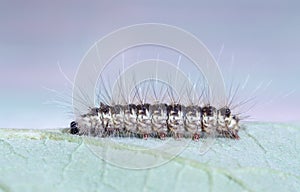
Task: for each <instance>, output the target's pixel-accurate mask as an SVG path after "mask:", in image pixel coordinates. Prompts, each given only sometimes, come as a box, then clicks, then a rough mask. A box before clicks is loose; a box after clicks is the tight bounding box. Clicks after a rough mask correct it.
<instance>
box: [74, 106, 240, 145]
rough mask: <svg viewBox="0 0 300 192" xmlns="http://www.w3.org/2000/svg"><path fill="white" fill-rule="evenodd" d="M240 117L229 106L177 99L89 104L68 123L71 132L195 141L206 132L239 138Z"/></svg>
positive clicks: (206, 133)
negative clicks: (196, 103)
mask: <svg viewBox="0 0 300 192" xmlns="http://www.w3.org/2000/svg"><path fill="white" fill-rule="evenodd" d="M239 129H240V126H239V118H238V117H237V116H236V115H233V114H232V113H231V110H230V109H229V108H228V107H226V106H225V107H222V108H220V109H216V108H215V107H213V106H211V105H209V104H207V105H204V106H198V105H190V106H185V105H182V104H180V103H172V104H167V103H157V104H149V103H143V104H134V103H130V104H127V105H107V104H104V103H102V102H101V103H100V107H95V108H91V109H90V110H89V112H88V113H86V114H83V115H81V116H80V117H79V118H77V119H76V121H72V122H71V123H70V129H69V132H70V133H71V134H78V135H88V136H95V137H108V136H126V135H127V136H128V135H134V136H137V137H141V138H143V139H147V138H148V137H149V136H151V137H157V138H160V139H165V138H166V137H172V136H173V137H175V138H176V139H180V138H182V137H192V139H193V140H195V141H198V140H199V138H201V137H205V136H206V135H212V134H217V136H220V137H226V138H231V139H239V135H238V131H239Z"/></svg>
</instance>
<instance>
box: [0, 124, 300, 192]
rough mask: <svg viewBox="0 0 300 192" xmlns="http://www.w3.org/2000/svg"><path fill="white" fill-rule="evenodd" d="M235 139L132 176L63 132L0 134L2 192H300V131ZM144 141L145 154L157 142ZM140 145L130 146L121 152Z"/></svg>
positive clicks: (279, 129) (283, 129) (283, 128)
mask: <svg viewBox="0 0 300 192" xmlns="http://www.w3.org/2000/svg"><path fill="white" fill-rule="evenodd" d="M240 137H241V139H240V140H230V139H225V138H218V139H216V142H215V143H214V145H213V146H212V147H211V149H210V150H209V151H208V152H207V153H205V154H204V155H200V153H199V148H200V147H199V146H200V144H201V142H202V141H200V142H198V143H197V142H191V143H190V144H189V145H188V147H187V148H186V149H185V150H184V152H183V153H181V154H180V155H179V156H177V157H175V158H173V159H172V160H170V161H168V162H167V163H165V164H163V165H161V166H159V167H155V168H149V169H142V170H132V169H124V168H120V167H117V166H114V165H111V164H110V163H107V162H105V161H104V160H102V159H101V158H99V157H98V156H97V155H95V153H93V151H91V150H90V147H89V146H87V144H86V142H83V140H82V137H79V136H73V135H69V134H67V133H63V132H62V130H17V129H15V130H12V129H0V157H1V158H0V191H274V190H276V191H297V190H298V189H300V175H299V173H300V163H299V161H300V142H299V141H300V126H299V125H289V124H274V123H247V124H246V128H245V129H244V130H241V131H240ZM120 139H122V138H120ZM101 142H105V140H103V141H101V140H100V141H98V143H95V144H93V148H101V147H103V145H104V144H105V143H101ZM143 142H148V144H147V145H143V146H144V147H145V146H146V147H151V145H152V143H155V142H157V141H156V140H155V139H152V140H151V139H150V140H148V141H143ZM139 143H142V142H141V140H139V139H132V141H130V142H126V143H125V144H124V145H127V147H135V146H137V145H139ZM112 145H113V144H112ZM112 147H113V148H114V146H112ZM127 149H128V148H123V149H122V150H127ZM148 152H149V151H147V150H146V151H145V153H148ZM142 153H143V152H142ZM149 154H150V155H155V154H151V153H149ZM149 154H148V155H149ZM161 157H162V158H169V157H168V155H164V156H161ZM126 158H128V157H124V159H126Z"/></svg>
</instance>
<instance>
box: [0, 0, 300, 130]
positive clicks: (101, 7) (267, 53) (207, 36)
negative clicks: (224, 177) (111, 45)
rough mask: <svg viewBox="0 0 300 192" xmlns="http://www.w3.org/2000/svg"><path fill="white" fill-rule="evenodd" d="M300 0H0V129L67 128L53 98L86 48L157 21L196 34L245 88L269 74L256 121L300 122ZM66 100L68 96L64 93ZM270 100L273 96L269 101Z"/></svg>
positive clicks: (62, 111) (254, 114)
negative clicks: (121, 30)
mask: <svg viewBox="0 0 300 192" xmlns="http://www.w3.org/2000/svg"><path fill="white" fill-rule="evenodd" d="M299 10H300V3H298V1H271V0H270V1H263V2H260V1H254V2H252V3H250V2H249V3H246V2H241V1H202V2H201V1H173V0H172V1H171V0H170V1H114V2H112V1H100V0H99V1H83V0H81V1H79V0H73V1H63V0H55V1H40V0H35V1H34V0H27V1H12V0H1V1H0V80H1V81H0V127H10V128H20V127H26V128H49V127H50V128H54V127H65V126H67V125H68V123H69V121H70V120H71V118H70V117H71V116H70V115H68V114H67V112H68V111H69V112H70V111H71V110H72V109H71V108H67V109H61V108H59V107H57V106H56V105H54V104H45V103H47V101H49V100H52V99H53V98H54V99H55V98H56V96H55V94H53V93H50V92H48V91H47V90H45V89H43V87H49V88H53V89H56V90H59V91H62V92H65V93H69V95H70V90H64V87H66V81H65V79H64V78H63V77H62V75H61V74H60V72H59V70H58V67H57V62H60V64H61V66H62V68H63V70H64V71H65V73H66V74H67V75H68V76H69V77H70V78H71V79H73V78H74V74H75V72H76V69H77V66H78V65H79V63H80V60H81V59H82V57H83V55H84V54H85V52H86V51H87V50H88V48H89V47H90V46H92V44H93V43H94V42H95V41H96V40H98V39H100V38H101V37H102V36H104V35H106V34H108V33H109V32H112V31H114V30H116V29H118V28H120V27H124V26H127V25H132V24H138V23H145V22H155V23H165V24H170V25H175V26H178V27H181V28H183V29H185V30H187V31H190V32H191V33H193V34H194V35H196V36H197V37H198V38H199V39H201V40H202V41H203V42H204V43H205V44H206V45H207V47H208V48H209V49H210V50H211V52H212V53H213V55H214V56H215V57H218V55H219V53H220V50H221V49H222V47H224V49H223V52H222V54H221V57H220V60H219V63H220V65H221V68H226V66H227V65H228V64H229V63H230V60H231V57H232V55H234V58H235V60H234V65H233V66H234V68H236V69H237V70H236V71H237V72H239V75H237V78H236V79H235V81H241V82H242V81H244V80H245V77H246V76H247V75H248V74H249V75H250V79H249V87H255V86H257V85H259V84H260V83H261V82H268V81H269V80H272V84H271V85H270V86H269V87H267V89H266V91H264V92H263V94H262V96H260V97H259V98H258V100H259V101H260V102H259V104H258V107H257V108H255V109H254V110H252V111H251V112H249V114H250V115H252V117H253V120H265V121H299V120H300V115H299V114H300V109H299V108H300V101H299V97H300V92H299V88H300V85H299V80H300V79H299V72H300V62H299V55H300V35H299V34H300V11H299ZM69 99H70V101H71V98H69ZM269 101H270V102H269Z"/></svg>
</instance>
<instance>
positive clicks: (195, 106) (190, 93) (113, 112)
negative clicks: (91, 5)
mask: <svg viewBox="0 0 300 192" xmlns="http://www.w3.org/2000/svg"><path fill="white" fill-rule="evenodd" d="M136 34H140V35H136ZM170 34H173V36H170ZM127 37H128V38H129V39H130V41H128V42H127V41H124V43H125V44H122V42H123V41H121V40H122V39H124V38H125V39H127ZM109 42H111V43H114V42H115V44H114V45H115V46H116V47H114V49H108V47H111V45H112V44H111V43H109ZM119 43H121V44H119ZM156 45H157V46H156ZM139 46H141V47H142V48H141V47H139ZM143 46H144V47H143ZM139 48H141V49H139ZM163 48H171V49H167V50H166V49H163ZM191 48H192V49H191ZM153 50H155V54H157V53H163V54H164V56H163V57H164V58H163V59H159V55H158V54H157V55H158V56H156V59H153V58H155V56H154V57H153V55H151V53H152V52H153ZM135 51H136V52H138V53H140V52H142V53H145V55H144V56H143V57H144V58H143V59H141V58H139V59H138V60H137V61H134V60H132V57H129V63H130V64H132V63H133V64H132V65H129V66H128V65H126V64H125V63H124V57H123V56H124V54H125V53H126V54H128V55H129V56H132V55H134V54H136V52H135ZM120 53H122V54H120ZM178 53H180V55H179V59H178V61H177V65H174V63H175V62H174V60H173V59H174V58H176V57H177V56H178ZM120 55H122V62H120V60H118V58H120ZM137 55H139V56H138V57H140V54H137ZM181 55H184V57H183V58H181ZM174 56H175V57H174ZM141 57H142V56H141ZM130 59H131V60H130ZM182 60H183V61H182ZM180 63H183V64H184V67H181V66H180V67H179V65H180ZM108 64H109V65H108ZM120 64H122V65H120ZM125 66H126V67H125ZM125 68H126V70H125ZM157 68H158V69H157ZM78 71H79V73H78V74H77V77H76V80H77V81H76V82H75V83H74V85H75V86H74V89H73V96H75V97H74V98H73V105H74V103H75V107H74V109H75V110H76V111H77V113H76V114H75V116H76V119H75V121H72V122H71V124H70V133H72V134H79V135H88V136H95V137H108V136H132V135H133V136H137V137H142V138H144V139H147V138H148V137H149V136H150V137H157V138H160V139H164V138H166V137H174V138H177V139H179V138H182V137H191V138H192V139H193V140H198V139H199V138H202V137H206V136H221V137H226V138H232V139H238V138H239V135H238V131H239V129H240V126H239V120H240V119H239V117H238V116H237V115H233V114H232V111H231V110H232V109H230V108H231V105H230V104H231V102H226V101H225V100H226V99H225V97H226V96H225V95H226V92H225V86H224V81H223V78H222V74H221V72H220V70H219V67H218V65H217V64H216V62H215V60H214V58H213V57H212V55H211V54H210V52H209V51H208V50H207V48H206V47H205V46H204V45H203V44H202V43H201V42H200V41H199V40H198V39H197V38H195V37H194V36H192V35H191V34H190V33H187V32H185V31H182V30H180V29H178V28H176V27H173V26H167V25H161V24H145V25H136V26H130V27H128V28H123V29H120V30H119V31H116V32H114V33H112V34H110V35H108V36H107V37H105V38H104V39H103V40H101V41H99V42H96V43H95V45H94V46H92V47H91V49H90V50H89V52H88V54H87V55H86V56H85V58H84V59H83V61H82V63H81V66H80V68H79V70H78ZM116 71H119V74H116V73H114V72H116ZM199 72H200V73H199ZM103 74H104V75H106V76H107V77H108V78H107V77H104V79H108V80H109V78H113V81H114V83H113V84H111V83H109V85H108V86H107V87H108V88H109V89H111V90H108V89H107V88H106V85H105V83H104V82H102V84H100V85H101V86H104V87H101V88H99V90H101V91H102V93H101V96H102V97H101V98H100V100H98V101H96V100H95V99H94V95H95V87H97V86H98V85H96V83H95V82H97V81H98V80H99V75H100V77H101V79H102V77H103ZM199 75H203V77H204V78H203V79H205V83H207V85H208V86H209V89H210V90H209V92H208V94H210V96H208V95H207V98H206V99H207V100H208V101H206V100H200V99H199V97H198V95H197V91H196V90H195V87H196V86H198V85H199V84H198V83H191V82H195V79H193V77H196V79H199ZM135 76H138V77H137V78H136V79H137V81H136V79H135ZM191 76H192V78H191ZM130 78H133V81H134V82H135V83H133V84H131V85H128V80H129V79H130ZM151 78H152V79H154V80H155V81H156V82H157V81H160V80H161V81H164V82H168V83H167V84H168V90H167V91H166V92H167V93H168V95H169V98H170V99H169V100H165V99H164V96H162V95H164V94H162V92H161V91H159V92H158V91H157V90H153V92H154V94H153V95H154V96H153V95H151V94H148V91H149V90H150V87H151V86H150V85H148V86H146V89H145V90H144V91H145V92H144V94H143V95H141V94H140V92H139V87H137V83H141V82H142V81H144V80H148V79H151ZM168 78H169V79H168ZM172 78H173V79H172ZM89 83H91V85H89ZM131 83H132V82H131ZM203 84H204V83H203ZM132 85H133V86H132ZM152 85H153V84H152ZM116 87H117V88H116ZM157 88H159V87H157ZM182 88H185V89H186V90H182ZM116 90H117V91H116ZM132 90H135V92H134V94H133V95H131V93H132ZM173 91H175V92H176V95H177V98H176V99H174V98H175V97H174V94H173ZM184 91H185V92H184ZM166 92H165V93H166ZM103 93H104V94H103ZM157 93H160V94H161V95H160V97H161V98H158V97H157V96H156V95H157ZM201 95H202V94H201ZM131 96H133V97H131ZM136 96H137V97H138V99H137V100H136ZM130 97H131V98H130ZM195 97H196V98H198V100H197V99H196V102H195V99H194V98H195ZM200 97H201V96H200ZM149 98H152V100H149ZM153 98H154V99H153ZM85 99H87V100H88V99H90V101H91V102H90V101H89V102H85ZM185 99H186V100H185ZM95 101H96V102H95ZM86 103H88V104H86ZM94 103H97V105H98V104H99V106H97V107H95V106H94ZM212 103H214V104H216V105H211V104H212ZM227 103H229V104H227Z"/></svg>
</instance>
